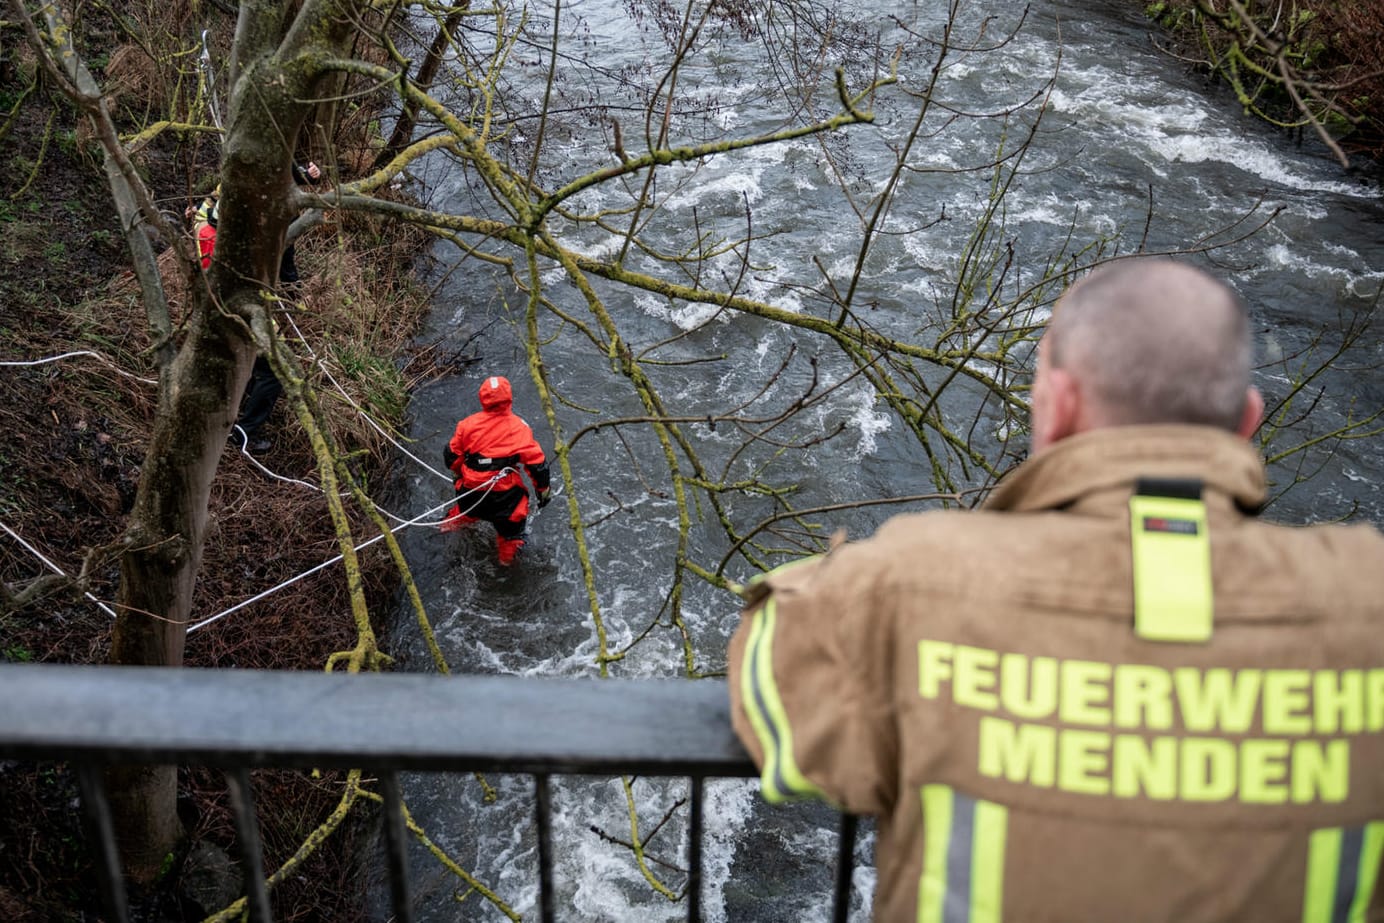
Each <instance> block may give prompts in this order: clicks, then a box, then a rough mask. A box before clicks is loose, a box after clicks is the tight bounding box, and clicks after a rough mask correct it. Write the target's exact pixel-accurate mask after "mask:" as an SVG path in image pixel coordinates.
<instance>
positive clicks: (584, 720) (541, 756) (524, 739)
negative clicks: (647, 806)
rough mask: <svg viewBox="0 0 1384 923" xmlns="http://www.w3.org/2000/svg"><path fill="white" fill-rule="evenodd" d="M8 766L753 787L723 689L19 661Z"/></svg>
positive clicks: (4, 670) (8, 720) (0, 736)
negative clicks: (579, 778)
mask: <svg viewBox="0 0 1384 923" xmlns="http://www.w3.org/2000/svg"><path fill="white" fill-rule="evenodd" d="M0 702H3V703H4V707H3V708H0V756H4V757H9V758H16V759H38V760H45V759H56V760H61V759H81V760H84V761H90V762H97V763H110V762H126V763H131V762H132V763H177V764H199V765H207V766H216V767H226V768H252V769H253V768H261V767H297V768H308V767H322V768H342V769H345V768H358V769H393V770H447V771H470V770H476V771H496V772H499V771H503V772H520V773H580V774H604V775H620V774H625V773H634V774H648V775H681V776H693V777H747V776H754V775H756V771H755V769H754V766H753V764H752V763H751V762H750V760H749V757H748V756H747V755H746V753H745V751H744V748H743V747H742V746H741V745H740V742H739V741H738V740H737V739H736V737H735V735H734V733H733V732H732V730H731V726H730V708H729V703H728V701H727V697H726V685H725V682H724V681H723V680H715V679H706V680H676V679H667V680H659V679H606V680H598V679H594V678H593V679H580V678H546V677H545V678H538V677H509V676H442V675H438V674H417V673H383V674H375V673H370V674H364V673H362V674H342V673H333V674H328V673H316V672H295V671H273V670H226V669H217V670H207V669H194V668H167V667H163V668H160V667H112V666H76V665H59V664H8V665H4V666H0Z"/></svg>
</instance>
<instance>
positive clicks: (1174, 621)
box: [1129, 478, 1213, 643]
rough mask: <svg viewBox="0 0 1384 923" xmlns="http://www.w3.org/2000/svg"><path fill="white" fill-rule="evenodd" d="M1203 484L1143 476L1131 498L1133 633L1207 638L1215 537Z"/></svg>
mask: <svg viewBox="0 0 1384 923" xmlns="http://www.w3.org/2000/svg"><path fill="white" fill-rule="evenodd" d="M1201 487H1202V485H1201V482H1200V481H1198V480H1181V479H1167V478H1162V479H1154V478H1145V479H1141V480H1140V481H1139V482H1138V484H1137V486H1136V488H1135V492H1134V496H1132V497H1130V499H1129V529H1130V540H1131V545H1132V549H1133V556H1134V568H1133V572H1134V632H1135V634H1137V635H1138V636H1139V637H1141V638H1145V639H1147V640H1150V641H1174V642H1183V643H1195V642H1198V641H1208V640H1210V638H1211V627H1212V615H1213V612H1212V609H1213V606H1212V595H1211V537H1210V535H1209V534H1208V533H1207V523H1206V504H1205V503H1204V502H1203V501H1202V499H1201Z"/></svg>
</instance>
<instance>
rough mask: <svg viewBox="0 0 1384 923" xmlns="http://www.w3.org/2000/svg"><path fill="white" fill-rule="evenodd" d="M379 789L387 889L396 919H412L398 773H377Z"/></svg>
mask: <svg viewBox="0 0 1384 923" xmlns="http://www.w3.org/2000/svg"><path fill="white" fill-rule="evenodd" d="M380 792H381V794H383V795H384V835H385V853H386V857H387V861H388V865H389V893H390V896H391V898H393V901H394V919H395V921H397V923H412V921H413V906H412V904H411V903H410V901H409V894H408V843H407V841H406V840H405V839H404V830H405V827H404V797H403V795H402V794H401V793H400V791H399V774H398V773H396V772H390V771H387V770H386V771H384V772H381V773H380Z"/></svg>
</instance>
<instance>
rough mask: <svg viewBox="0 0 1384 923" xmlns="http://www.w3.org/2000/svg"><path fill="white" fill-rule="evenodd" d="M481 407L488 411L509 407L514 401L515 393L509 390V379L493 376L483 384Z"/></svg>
mask: <svg viewBox="0 0 1384 923" xmlns="http://www.w3.org/2000/svg"><path fill="white" fill-rule="evenodd" d="M480 399H481V406H482V407H484V408H485V409H486V410H492V409H496V408H499V407H502V406H504V407H507V406H509V404H510V403H511V402H512V401H513V400H514V392H512V391H511V390H510V388H509V379H508V378H506V377H504V376H503V375H491V376H490V377H489V378H487V379H486V380H485V381H483V382H481V390H480Z"/></svg>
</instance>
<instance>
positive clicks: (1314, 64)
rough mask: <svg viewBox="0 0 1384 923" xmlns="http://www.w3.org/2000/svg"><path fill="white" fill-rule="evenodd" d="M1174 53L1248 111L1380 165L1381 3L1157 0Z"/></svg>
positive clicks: (1154, 9) (1383, 89)
mask: <svg viewBox="0 0 1384 923" xmlns="http://www.w3.org/2000/svg"><path fill="white" fill-rule="evenodd" d="M1145 11H1146V12H1147V14H1148V15H1149V16H1150V17H1151V18H1152V19H1154V20H1155V21H1156V22H1158V23H1159V24H1160V25H1161V26H1163V27H1164V28H1165V29H1167V30H1168V31H1169V33H1170V34H1171V35H1172V37H1173V43H1174V47H1173V49H1172V50H1173V51H1174V53H1176V54H1177V55H1178V56H1179V57H1182V58H1184V59H1186V60H1188V61H1191V62H1193V63H1195V64H1197V65H1198V66H1200V67H1202V68H1205V69H1206V70H1207V71H1208V72H1211V73H1214V74H1215V75H1216V76H1217V77H1219V78H1220V79H1222V80H1224V81H1225V82H1226V83H1227V84H1228V85H1229V86H1230V87H1231V89H1232V90H1233V91H1234V93H1235V96H1236V98H1237V99H1238V100H1239V101H1240V104H1241V105H1242V106H1244V108H1245V111H1246V112H1250V113H1252V114H1254V115H1256V116H1258V117H1259V118H1262V119H1264V120H1265V121H1268V122H1270V123H1272V124H1274V125H1277V126H1279V127H1282V128H1284V129H1291V130H1295V131H1301V132H1304V133H1307V132H1310V133H1312V134H1315V135H1316V136H1317V137H1318V138H1320V139H1321V141H1322V143H1323V144H1325V145H1326V146H1327V147H1329V148H1330V149H1331V150H1332V152H1333V154H1335V155H1336V157H1337V158H1338V159H1339V160H1340V161H1341V162H1342V164H1343V165H1347V164H1350V163H1351V162H1352V161H1354V160H1355V159H1358V158H1367V159H1372V160H1374V161H1375V162H1376V163H1384V63H1382V62H1384V4H1382V3H1380V2H1378V0H1290V2H1287V3H1284V2H1281V0H1274V2H1269V0H1156V2H1153V3H1150V4H1148V5H1147V6H1146V7H1145Z"/></svg>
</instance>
